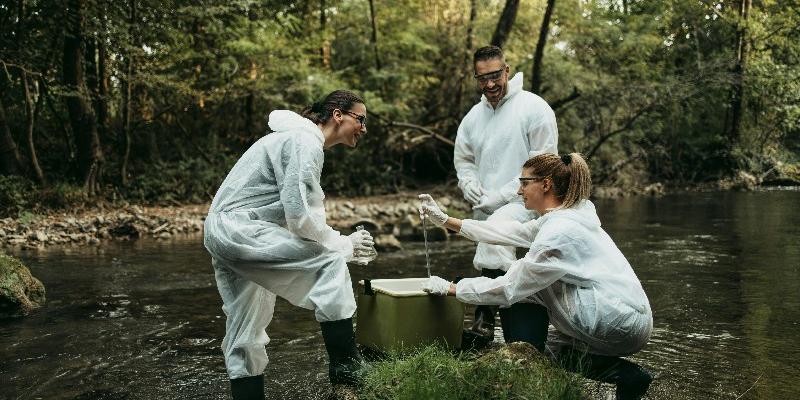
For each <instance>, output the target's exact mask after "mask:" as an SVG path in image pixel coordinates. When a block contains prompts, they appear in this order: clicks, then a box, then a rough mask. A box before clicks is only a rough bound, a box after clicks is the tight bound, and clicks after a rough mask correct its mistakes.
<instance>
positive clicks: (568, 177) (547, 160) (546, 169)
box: [522, 153, 592, 209]
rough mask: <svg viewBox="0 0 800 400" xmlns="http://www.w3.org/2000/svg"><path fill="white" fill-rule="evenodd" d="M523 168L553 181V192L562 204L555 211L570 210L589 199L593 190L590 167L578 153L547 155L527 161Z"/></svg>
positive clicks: (540, 155)
mask: <svg viewBox="0 0 800 400" xmlns="http://www.w3.org/2000/svg"><path fill="white" fill-rule="evenodd" d="M522 168H523V169H525V168H530V169H531V173H532V174H533V175H534V176H536V177H539V178H550V179H552V180H553V190H555V192H556V197H558V198H559V199H561V201H562V203H561V205H560V206H558V207H556V208H555V209H560V208H570V207H572V206H573V205H575V204H577V203H578V202H579V201H581V200H585V199H588V198H589V194H590V192H591V190H592V178H591V175H590V173H589V165H587V164H586V160H584V159H583V157H581V155H580V154H578V153H570V154H564V155H563V156H560V157H559V156H558V155H557V154H552V153H545V154H539V155H538V156H536V157H533V158H531V159H529V160H528V161H525V164H523V165H522Z"/></svg>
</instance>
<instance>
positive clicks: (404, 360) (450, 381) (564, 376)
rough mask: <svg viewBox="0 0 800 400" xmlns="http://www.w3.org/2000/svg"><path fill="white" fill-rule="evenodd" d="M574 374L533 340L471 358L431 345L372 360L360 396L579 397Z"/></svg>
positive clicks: (369, 399) (364, 398) (413, 397)
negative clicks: (552, 359) (550, 356)
mask: <svg viewBox="0 0 800 400" xmlns="http://www.w3.org/2000/svg"><path fill="white" fill-rule="evenodd" d="M580 398H581V386H580V384H579V381H578V379H577V377H576V376H575V375H572V374H569V373H567V372H566V371H564V370H562V369H560V368H559V367H558V366H557V365H555V364H553V363H552V362H550V361H549V360H548V359H546V358H545V357H544V356H542V355H540V354H539V353H538V352H537V351H536V350H535V349H534V348H533V346H530V345H528V344H523V343H514V344H512V345H509V346H505V347H503V348H502V349H501V350H500V351H497V352H492V353H489V354H488V355H486V356H483V357H481V358H478V359H474V360H471V359H470V358H469V356H468V354H466V353H461V354H458V355H453V354H452V353H450V352H448V351H446V350H444V349H441V348H438V347H426V348H423V349H421V350H420V351H419V352H417V353H415V354H413V355H410V356H407V357H401V356H399V355H391V356H389V357H388V359H386V360H385V361H381V362H377V363H375V364H373V367H372V368H371V369H370V370H369V371H368V372H367V373H366V375H365V377H364V387H363V388H362V389H360V390H359V399H362V400H371V399H374V400H379V399H380V400H382V399H386V400H388V399H397V400H402V399H408V400H412V399H414V400H416V399H465V400H466V399H580Z"/></svg>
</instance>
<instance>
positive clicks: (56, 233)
mask: <svg viewBox="0 0 800 400" xmlns="http://www.w3.org/2000/svg"><path fill="white" fill-rule="evenodd" d="M761 183H762V182H761V180H759V179H758V178H756V177H753V176H751V175H749V174H746V173H740V174H739V175H737V176H736V177H735V178H734V179H729V180H724V181H719V182H715V183H713V184H708V185H702V186H697V187H687V188H682V189H679V190H700V191H707V190H755V189H757V188H758V187H759V185H760V184H761ZM667 191H668V189H667V188H666V186H665V185H663V184H661V183H652V184H648V185H642V186H635V187H629V188H625V189H623V188H620V187H602V186H599V187H594V188H593V193H592V197H593V198H619V197H625V196H630V195H644V196H660V195H663V194H665V193H666V192H667ZM434 197H435V198H436V199H437V201H439V203H440V204H441V205H442V206H443V207H444V208H445V209H446V210H447V212H448V213H449V214H450V215H452V216H454V217H458V218H463V217H467V216H469V215H471V208H470V207H469V205H468V204H467V203H466V202H465V201H464V200H463V198H461V194H460V193H458V192H457V191H449V192H435V193H434ZM325 204H326V209H327V211H328V223H329V224H330V225H331V226H333V227H334V228H336V229H339V230H341V231H343V232H349V231H351V230H353V229H355V227H356V226H358V225H364V227H365V228H366V229H367V230H369V231H370V232H371V233H372V234H373V235H374V236H375V239H376V247H378V248H379V250H382V251H392V250H396V249H399V248H400V242H399V239H403V240H416V239H418V240H422V229H421V226H420V220H419V217H418V215H417V205H418V199H417V193H400V194H392V195H384V196H370V197H355V198H335V197H332V198H328V199H326V203H325ZM208 206H209V205H208V204H201V205H185V206H171V207H147V206H137V205H131V206H118V207H108V206H105V207H104V206H97V207H91V208H84V209H79V210H71V211H50V212H47V213H43V214H31V213H23V214H21V215H20V216H19V217H18V218H4V219H0V247H24V248H43V247H47V246H52V245H73V246H84V245H98V244H100V243H102V242H103V241H107V240H131V239H139V238H155V239H160V240H166V239H171V238H174V237H179V236H186V235H193V234H194V235H197V234H200V233H201V232H202V230H203V220H204V218H205V216H206V214H207V213H208ZM447 237H448V233H447V232H446V231H445V230H444V229H437V228H435V227H431V226H429V227H428V239H429V240H446V239H447Z"/></svg>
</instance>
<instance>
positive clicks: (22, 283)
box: [0, 253, 45, 318]
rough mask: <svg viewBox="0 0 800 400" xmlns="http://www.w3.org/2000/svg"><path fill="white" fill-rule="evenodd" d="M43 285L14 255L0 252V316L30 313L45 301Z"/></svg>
mask: <svg viewBox="0 0 800 400" xmlns="http://www.w3.org/2000/svg"><path fill="white" fill-rule="evenodd" d="M44 294H45V291H44V285H42V282H41V281H39V280H38V279H36V278H34V277H33V275H31V271H30V270H29V269H28V267H26V266H25V265H23V264H22V262H20V261H19V260H17V259H16V258H14V257H11V256H8V255H5V254H1V253H0V318H15V317H22V316H26V315H28V314H30V313H31V312H32V311H33V310H35V309H37V308H39V307H41V306H42V305H43V304H44V301H45V296H44Z"/></svg>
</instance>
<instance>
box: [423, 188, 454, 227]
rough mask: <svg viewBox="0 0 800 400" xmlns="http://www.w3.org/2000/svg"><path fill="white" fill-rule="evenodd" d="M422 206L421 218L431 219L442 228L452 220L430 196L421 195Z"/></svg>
mask: <svg viewBox="0 0 800 400" xmlns="http://www.w3.org/2000/svg"><path fill="white" fill-rule="evenodd" d="M419 199H420V200H421V201H422V204H421V205H420V206H419V217H420V218H428V219H430V220H431V221H432V222H433V223H434V224H435V225H436V226H442V225H444V223H445V222H447V219H448V218H450V217H448V216H447V214H445V213H444V211H442V209H441V208H439V205H437V204H436V201H434V200H433V197H431V195H429V194H421V195H419Z"/></svg>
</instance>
